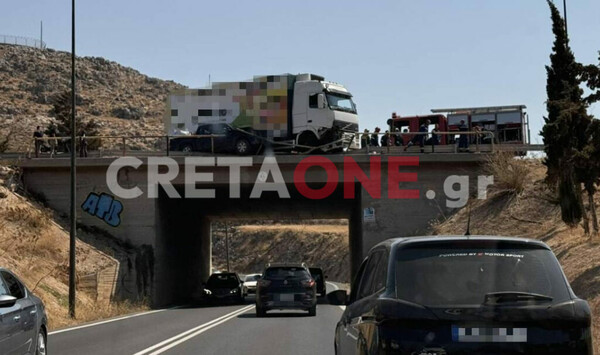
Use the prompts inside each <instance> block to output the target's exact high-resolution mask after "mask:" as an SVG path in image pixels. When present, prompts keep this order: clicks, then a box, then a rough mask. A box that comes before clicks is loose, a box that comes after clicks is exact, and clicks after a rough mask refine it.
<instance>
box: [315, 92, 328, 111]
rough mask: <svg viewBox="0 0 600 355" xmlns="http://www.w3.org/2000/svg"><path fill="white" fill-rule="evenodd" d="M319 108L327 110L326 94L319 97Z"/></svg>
mask: <svg viewBox="0 0 600 355" xmlns="http://www.w3.org/2000/svg"><path fill="white" fill-rule="evenodd" d="M317 107H318V108H327V102H326V101H325V95H324V94H319V95H318V96H317Z"/></svg>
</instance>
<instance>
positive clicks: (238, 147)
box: [235, 138, 250, 155]
mask: <svg viewBox="0 0 600 355" xmlns="http://www.w3.org/2000/svg"><path fill="white" fill-rule="evenodd" d="M235 153H236V154H237V155H246V154H248V153H250V142H248V140H247V139H246V138H240V139H238V140H237V141H236V142H235Z"/></svg>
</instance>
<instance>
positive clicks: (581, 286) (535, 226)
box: [432, 160, 600, 354]
mask: <svg viewBox="0 0 600 355" xmlns="http://www.w3.org/2000/svg"><path fill="white" fill-rule="evenodd" d="M523 164H525V165H524V166H525V168H526V169H525V170H524V171H525V172H526V173H525V174H526V175H525V176H523V177H522V178H523V180H524V189H523V191H522V192H521V193H519V194H516V195H514V194H509V193H506V192H503V191H492V193H491V194H490V195H489V196H488V199H487V200H482V201H479V200H476V201H474V202H473V203H472V204H471V234H473V235H476V234H485V235H503V236H518V237H526V238H534V239H539V240H542V241H544V242H545V243H547V244H548V245H549V246H550V247H551V248H552V250H553V251H554V253H555V254H556V256H557V257H558V259H559V261H560V263H561V265H562V267H563V269H564V272H565V274H566V275H567V278H568V279H569V282H570V283H571V286H572V287H573V291H575V294H577V296H579V297H581V298H583V299H586V300H587V301H588V302H589V303H590V307H591V308H592V314H593V316H594V321H593V323H594V344H595V353H596V354H598V353H600V236H593V237H591V238H590V237H589V236H584V232H583V228H582V227H576V228H569V227H567V226H566V225H565V224H564V223H563V222H562V221H561V218H560V207H559V206H558V204H557V200H556V197H555V193H553V192H552V191H549V190H548V188H547V187H546V185H545V183H544V182H543V179H544V177H545V174H546V169H545V167H544V166H543V165H542V164H541V163H540V162H539V161H535V160H534V161H525V162H523ZM586 200H587V199H586ZM599 202H600V199H599V198H598V197H597V199H596V206H598V204H599ZM596 208H597V207H596ZM597 209H598V208H597ZM467 216H468V209H467V208H463V209H462V210H460V211H459V212H458V213H456V214H455V215H454V216H452V217H451V218H450V219H448V220H446V221H443V222H441V223H440V224H438V225H436V226H435V228H434V230H433V232H432V234H458V233H460V232H461V231H464V230H465V228H466V224H467Z"/></svg>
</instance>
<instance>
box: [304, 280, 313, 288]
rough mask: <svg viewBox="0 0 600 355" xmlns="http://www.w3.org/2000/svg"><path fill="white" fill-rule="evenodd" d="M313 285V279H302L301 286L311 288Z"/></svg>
mask: <svg viewBox="0 0 600 355" xmlns="http://www.w3.org/2000/svg"><path fill="white" fill-rule="evenodd" d="M314 285H315V280H313V279H310V280H305V281H302V286H303V287H306V288H311V287H313V286H314Z"/></svg>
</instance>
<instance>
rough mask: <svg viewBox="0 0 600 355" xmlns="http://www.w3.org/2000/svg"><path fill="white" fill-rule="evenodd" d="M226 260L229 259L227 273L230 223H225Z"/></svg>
mask: <svg viewBox="0 0 600 355" xmlns="http://www.w3.org/2000/svg"><path fill="white" fill-rule="evenodd" d="M225 258H226V259H227V272H229V222H225Z"/></svg>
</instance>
